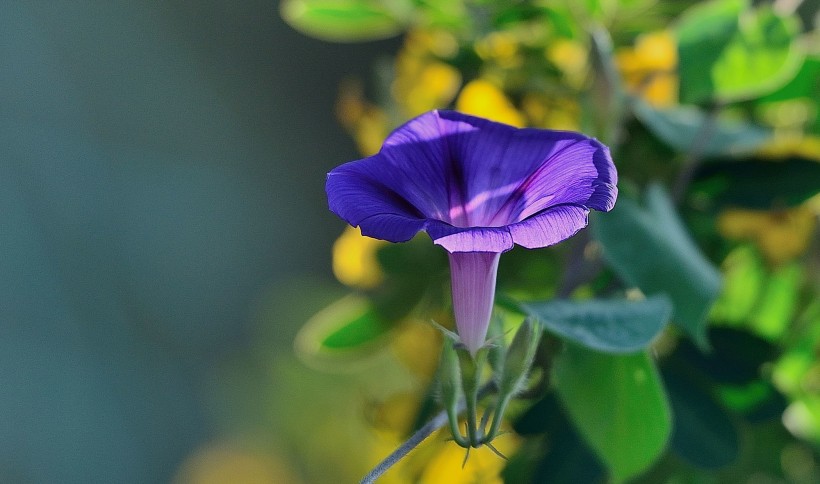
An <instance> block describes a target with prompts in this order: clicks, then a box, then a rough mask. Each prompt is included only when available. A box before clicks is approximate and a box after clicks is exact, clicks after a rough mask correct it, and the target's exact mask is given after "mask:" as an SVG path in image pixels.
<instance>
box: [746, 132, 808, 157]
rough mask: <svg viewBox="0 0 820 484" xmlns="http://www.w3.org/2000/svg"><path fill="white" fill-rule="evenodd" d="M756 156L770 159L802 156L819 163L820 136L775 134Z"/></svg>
mask: <svg viewBox="0 0 820 484" xmlns="http://www.w3.org/2000/svg"><path fill="white" fill-rule="evenodd" d="M758 154H760V155H761V156H765V157H770V158H785V157H788V156H802V157H805V158H811V159H813V160H817V161H820V136H815V135H802V134H783V135H778V134H776V135H775V136H774V138H773V139H772V141H770V142H769V143H766V144H765V145H764V146H763V147H762V148H761V149H759V150H758Z"/></svg>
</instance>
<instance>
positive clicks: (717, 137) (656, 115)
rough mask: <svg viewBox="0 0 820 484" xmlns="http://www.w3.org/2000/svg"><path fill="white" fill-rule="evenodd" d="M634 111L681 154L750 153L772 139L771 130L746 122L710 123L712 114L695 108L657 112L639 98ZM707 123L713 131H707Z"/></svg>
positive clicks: (679, 108) (717, 120)
mask: <svg viewBox="0 0 820 484" xmlns="http://www.w3.org/2000/svg"><path fill="white" fill-rule="evenodd" d="M632 111H633V112H634V113H635V116H636V117H637V118H638V119H640V120H641V122H642V123H643V124H644V126H646V128H647V129H649V131H651V132H652V133H653V134H654V135H655V136H657V137H658V138H659V139H661V140H663V142H664V143H666V144H667V145H669V146H670V147H671V148H673V149H674V150H675V151H677V152H680V153H686V152H688V151H689V150H691V149H693V148H694V147H696V146H697V147H699V149H700V150H701V154H702V155H703V156H710V157H712V156H718V155H727V154H734V153H739V152H748V151H751V150H754V149H755V148H759V147H760V146H761V145H762V144H763V143H765V142H766V141H768V140H770V139H771V137H772V133H771V130H768V129H766V128H762V127H760V126H755V125H753V124H750V123H748V122H744V121H737V120H729V119H725V118H719V119H715V120H710V121H707V119H708V118H709V116H710V115H709V114H708V113H706V112H704V111H703V110H702V109H700V108H698V107H696V106H678V107H675V108H670V109H654V108H652V107H651V106H649V104H647V103H646V102H644V101H641V100H637V99H636V100H635V101H634V103H633V106H632ZM707 123H709V124H708V126H709V128H710V129H708V131H704V128H703V127H704V126H705V125H707ZM704 140H705V143H704Z"/></svg>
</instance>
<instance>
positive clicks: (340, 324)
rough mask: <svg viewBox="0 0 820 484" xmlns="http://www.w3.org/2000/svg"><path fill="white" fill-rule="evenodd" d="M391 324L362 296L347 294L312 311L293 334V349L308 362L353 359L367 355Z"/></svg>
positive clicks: (389, 328)
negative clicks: (312, 313)
mask: <svg viewBox="0 0 820 484" xmlns="http://www.w3.org/2000/svg"><path fill="white" fill-rule="evenodd" d="M393 326H394V325H393V324H391V323H389V322H386V321H385V320H383V319H382V318H379V317H378V315H377V314H376V312H375V310H374V308H373V306H372V304H371V303H370V302H369V301H368V300H367V299H365V298H362V297H360V296H356V295H352V294H351V295H348V296H345V297H343V298H342V299H339V300H338V301H336V302H334V303H332V304H331V305H330V306H328V307H326V308H325V309H323V310H321V311H319V312H318V313H316V314H315V315H314V316H313V317H312V318H310V320H308V321H307V322H306V323H305V325H304V326H303V327H302V329H301V330H300V331H299V334H298V335H297V336H296V343H295V344H296V351H297V353H298V354H299V356H300V357H302V358H303V359H304V360H306V361H307V362H309V363H316V364H319V365H323V364H325V363H329V364H333V363H344V362H354V361H357V360H360V359H362V358H363V357H367V356H370V355H371V354H372V350H373V349H374V348H375V345H374V343H376V342H377V341H379V340H381V337H382V336H384V335H385V334H387V333H388V332H389V331H390V330H391V329H392V328H393Z"/></svg>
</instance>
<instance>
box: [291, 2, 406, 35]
mask: <svg viewBox="0 0 820 484" xmlns="http://www.w3.org/2000/svg"><path fill="white" fill-rule="evenodd" d="M280 9H281V14H282V18H283V19H285V21H286V22H287V23H288V24H289V25H290V26H291V27H293V28H295V29H296V30H299V31H301V32H302V33H305V34H307V35H310V36H312V37H316V38H319V39H322V40H328V41H332V42H360V41H365V40H377V39H384V38H388V37H392V36H394V35H398V34H399V33H401V31H402V29H403V28H404V27H405V26H406V23H407V18H408V17H409V16H410V13H411V9H412V6H411V5H410V4H408V3H407V2H404V1H399V0H394V1H390V2H379V1H376V0H283V1H282V3H281V6H280Z"/></svg>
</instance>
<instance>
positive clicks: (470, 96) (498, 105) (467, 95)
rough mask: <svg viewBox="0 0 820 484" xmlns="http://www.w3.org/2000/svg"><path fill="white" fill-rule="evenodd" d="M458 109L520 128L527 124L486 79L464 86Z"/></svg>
mask: <svg viewBox="0 0 820 484" xmlns="http://www.w3.org/2000/svg"><path fill="white" fill-rule="evenodd" d="M456 109H457V110H459V111H461V112H462V113H466V114H472V115H475V116H481V117H484V118H487V119H491V120H493V121H498V122H499V123H505V124H509V125H511V126H516V127H519V128H520V127H522V126H524V125H525V124H526V121H525V119H524V116H523V115H521V113H519V112H518V111H517V110H516V109H515V107H514V106H513V104H512V102H510V100H509V99H508V98H507V96H506V95H505V94H504V92H503V91H502V90H501V89H499V88H498V87H497V86H496V85H495V84H493V83H491V82H490V81H486V80H484V79H476V80H474V81H470V82H469V83H468V84H467V85H466V86H464V89H462V90H461V93H460V94H459V95H458V99H456Z"/></svg>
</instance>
